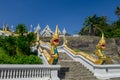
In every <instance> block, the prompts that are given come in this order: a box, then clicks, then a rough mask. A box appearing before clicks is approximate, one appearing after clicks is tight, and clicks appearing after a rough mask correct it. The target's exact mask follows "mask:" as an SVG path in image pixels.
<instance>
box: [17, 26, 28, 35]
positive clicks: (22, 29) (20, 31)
mask: <svg viewBox="0 0 120 80" xmlns="http://www.w3.org/2000/svg"><path fill="white" fill-rule="evenodd" d="M16 33H18V34H19V35H21V36H23V34H24V33H27V28H26V26H25V24H18V25H17V27H16Z"/></svg>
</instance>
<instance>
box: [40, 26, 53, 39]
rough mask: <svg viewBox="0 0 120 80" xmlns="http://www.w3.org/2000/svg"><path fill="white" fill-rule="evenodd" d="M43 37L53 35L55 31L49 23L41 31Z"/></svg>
mask: <svg viewBox="0 0 120 80" xmlns="http://www.w3.org/2000/svg"><path fill="white" fill-rule="evenodd" d="M40 35H41V36H43V37H51V36H52V35H53V31H52V30H51V29H50V27H49V26H48V25H47V26H46V27H45V28H44V29H43V31H42V32H41V33H40Z"/></svg>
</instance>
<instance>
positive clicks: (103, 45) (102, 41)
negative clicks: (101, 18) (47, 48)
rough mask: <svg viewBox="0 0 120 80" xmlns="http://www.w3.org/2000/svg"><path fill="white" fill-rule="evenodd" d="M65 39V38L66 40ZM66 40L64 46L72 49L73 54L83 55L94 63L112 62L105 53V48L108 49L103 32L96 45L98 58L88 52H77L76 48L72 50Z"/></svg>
mask: <svg viewBox="0 0 120 80" xmlns="http://www.w3.org/2000/svg"><path fill="white" fill-rule="evenodd" d="M64 41H65V40H64ZM65 43H66V42H64V44H63V45H64V46H65V47H66V48H67V49H68V50H70V51H71V52H72V53H73V54H75V55H81V56H83V57H84V58H86V59H88V60H90V61H91V62H93V63H94V64H112V63H113V62H112V60H111V59H110V58H109V57H107V56H106V55H105V53H104V51H105V49H106V41H105V39H104V34H103V32H102V38H101V39H100V41H99V42H98V44H97V45H96V50H95V54H96V55H97V57H98V58H96V57H94V56H92V55H89V54H88V53H85V52H82V51H81V52H75V51H74V50H72V49H71V48H69V47H68V46H67V45H66V44H65Z"/></svg>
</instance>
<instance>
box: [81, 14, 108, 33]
mask: <svg viewBox="0 0 120 80" xmlns="http://www.w3.org/2000/svg"><path fill="white" fill-rule="evenodd" d="M105 26H108V24H107V17H106V16H100V17H99V16H97V15H93V16H89V17H87V18H86V19H85V21H84V23H83V28H82V29H81V31H80V32H79V33H80V34H86V35H99V33H100V31H99V30H97V28H96V27H99V28H101V29H103V28H104V27H105Z"/></svg>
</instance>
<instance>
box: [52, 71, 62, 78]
mask: <svg viewBox="0 0 120 80" xmlns="http://www.w3.org/2000/svg"><path fill="white" fill-rule="evenodd" d="M51 78H52V80H60V79H59V78H58V71H57V70H51Z"/></svg>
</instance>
